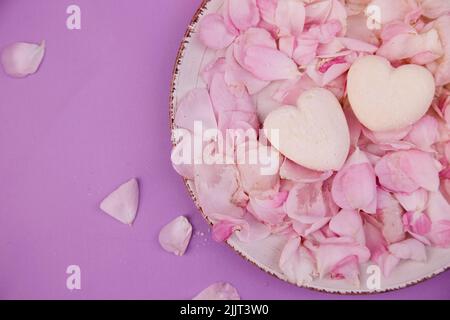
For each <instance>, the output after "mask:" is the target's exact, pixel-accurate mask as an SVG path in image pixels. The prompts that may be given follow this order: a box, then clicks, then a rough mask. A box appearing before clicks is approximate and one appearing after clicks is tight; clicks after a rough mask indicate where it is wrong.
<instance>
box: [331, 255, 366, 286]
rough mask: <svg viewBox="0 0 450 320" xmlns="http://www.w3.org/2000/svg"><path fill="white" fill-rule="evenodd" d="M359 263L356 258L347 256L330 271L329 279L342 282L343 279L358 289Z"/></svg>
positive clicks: (359, 283)
mask: <svg viewBox="0 0 450 320" xmlns="http://www.w3.org/2000/svg"><path fill="white" fill-rule="evenodd" d="M359 268H360V265H359V261H358V257H357V256H348V257H347V258H345V259H344V260H342V261H341V262H340V263H339V264H338V265H337V266H336V267H335V268H334V269H333V270H331V271H330V276H331V279H336V280H343V279H345V280H346V281H347V282H349V283H350V284H351V285H353V286H355V287H359V286H360V285H361V282H360V280H359V273H360V271H359Z"/></svg>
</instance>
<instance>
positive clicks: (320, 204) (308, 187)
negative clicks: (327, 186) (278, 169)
mask: <svg viewBox="0 0 450 320" xmlns="http://www.w3.org/2000/svg"><path fill="white" fill-rule="evenodd" d="M285 206H286V212H287V214H288V215H289V217H290V218H292V219H294V220H297V219H300V218H301V217H302V216H314V217H325V216H326V215H328V213H329V209H328V207H327V204H326V202H325V199H324V196H323V193H322V183H320V182H319V183H311V184H301V183H299V184H297V185H296V186H295V187H294V188H293V189H292V190H291V191H290V192H289V196H288V199H287V200H286V204H285Z"/></svg>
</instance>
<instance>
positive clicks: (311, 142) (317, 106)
mask: <svg viewBox="0 0 450 320" xmlns="http://www.w3.org/2000/svg"><path fill="white" fill-rule="evenodd" d="M264 130H265V134H266V136H267V138H268V139H269V141H270V142H271V143H272V145H273V146H274V147H275V148H276V149H278V150H279V151H280V152H281V153H282V154H283V155H285V156H286V157H287V158H289V159H290V160H292V161H294V162H296V163H297V164H299V165H301V166H304V167H306V168H308V169H312V170H317V171H327V170H339V169H341V168H342V166H343V165H344V162H345V160H346V159H347V156H348V153H349V149H350V134H349V129H348V125H347V121H346V119H345V115H344V112H343V111H342V107H341V105H340V104H339V101H338V100H337V99H336V97H335V96H334V95H333V94H332V93H331V92H330V91H328V90H325V89H321V88H316V89H311V90H308V91H306V92H304V93H303V94H302V95H301V96H300V98H299V99H298V102H297V107H294V106H284V107H280V108H278V109H276V110H274V111H272V112H271V113H270V114H269V115H268V116H267V118H266V120H265V122H264Z"/></svg>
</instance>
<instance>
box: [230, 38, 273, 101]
mask: <svg viewBox="0 0 450 320" xmlns="http://www.w3.org/2000/svg"><path fill="white" fill-rule="evenodd" d="M225 82H226V84H227V85H229V86H230V87H233V88H240V89H241V90H242V91H243V90H245V89H247V91H248V93H249V94H255V93H258V92H259V91H261V90H262V89H263V88H265V87H266V86H267V85H268V84H269V82H268V81H264V80H261V79H259V78H257V77H256V76H255V75H253V74H252V73H251V72H249V71H247V70H245V69H244V68H243V67H242V66H241V65H240V64H239V63H238V62H237V61H236V59H235V57H234V49H233V47H232V46H230V47H229V48H228V50H227V52H226V66H225Z"/></svg>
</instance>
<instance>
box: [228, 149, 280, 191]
mask: <svg viewBox="0 0 450 320" xmlns="http://www.w3.org/2000/svg"><path fill="white" fill-rule="evenodd" d="M281 161H282V158H281V155H280V153H279V152H278V151H277V150H276V149H275V148H272V147H268V146H264V145H262V144H261V143H259V142H258V143H250V142H246V143H243V144H241V145H239V146H238V147H237V162H238V169H239V173H240V177H241V180H240V181H241V185H242V188H243V189H244V191H245V192H247V193H248V194H258V193H263V192H267V191H272V190H275V187H276V186H277V185H278V184H279V182H280V176H279V174H278V172H279V168H280V164H281Z"/></svg>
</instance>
